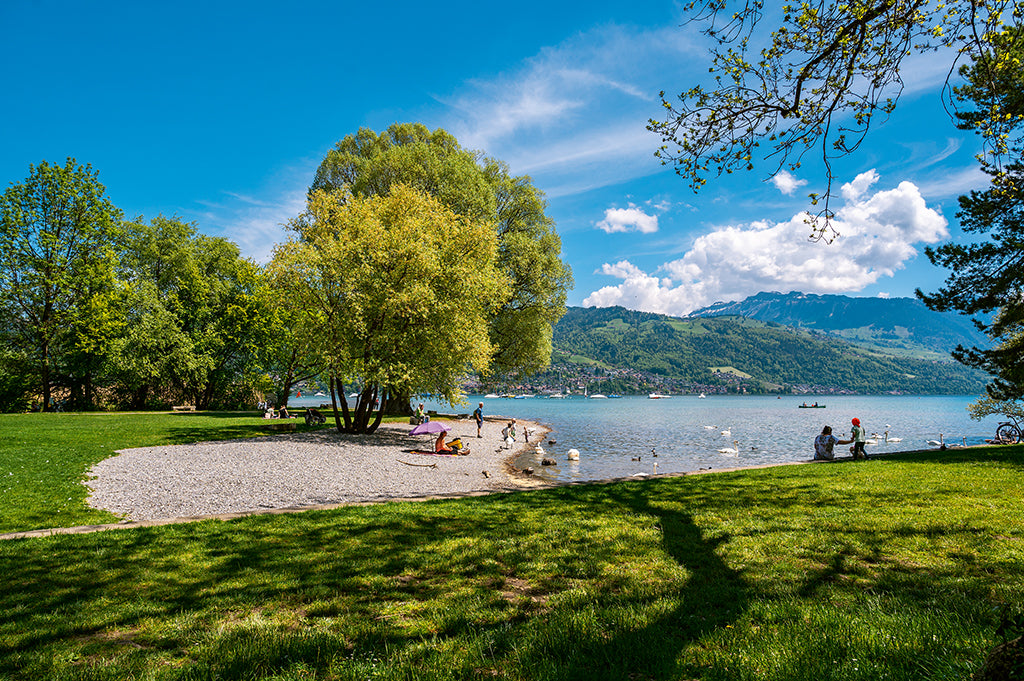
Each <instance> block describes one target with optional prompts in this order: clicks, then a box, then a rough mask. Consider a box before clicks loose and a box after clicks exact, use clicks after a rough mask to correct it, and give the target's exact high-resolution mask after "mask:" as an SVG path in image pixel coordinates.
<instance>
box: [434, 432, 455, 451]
mask: <svg viewBox="0 0 1024 681" xmlns="http://www.w3.org/2000/svg"><path fill="white" fill-rule="evenodd" d="M447 434H448V433H447V432H445V431H443V430H442V431H441V432H440V433H438V434H437V440H436V441H435V442H434V452H435V453H436V454H458V453H459V449H460V448H461V447H462V440H460V439H459V438H455V439H454V440H452V441H451V442H448V443H445V441H444V436H445V435H447Z"/></svg>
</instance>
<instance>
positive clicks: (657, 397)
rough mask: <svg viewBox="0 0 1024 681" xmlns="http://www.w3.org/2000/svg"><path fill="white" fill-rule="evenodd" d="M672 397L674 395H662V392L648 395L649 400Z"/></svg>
mask: <svg viewBox="0 0 1024 681" xmlns="http://www.w3.org/2000/svg"><path fill="white" fill-rule="evenodd" d="M670 397H672V396H671V395H662V394H661V393H651V394H650V395H648V396H647V399H649V400H667V399H668V398H670Z"/></svg>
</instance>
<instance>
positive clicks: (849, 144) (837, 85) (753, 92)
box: [648, 0, 1021, 239]
mask: <svg viewBox="0 0 1024 681" xmlns="http://www.w3.org/2000/svg"><path fill="white" fill-rule="evenodd" d="M686 9H687V10H688V11H689V12H690V13H691V17H692V19H693V20H695V21H699V22H702V23H704V25H705V28H704V30H703V32H704V34H705V35H707V36H708V37H710V38H711V39H712V40H713V41H714V47H713V48H712V50H711V54H712V65H711V67H710V69H709V70H710V71H711V72H712V73H714V74H715V76H714V85H713V87H711V88H705V87H703V86H701V85H695V86H693V87H691V88H689V89H687V90H685V91H683V92H682V93H681V94H679V95H678V97H677V98H667V97H666V96H665V93H664V91H663V92H662V93H661V98H662V105H663V107H664V109H665V118H664V120H653V119H652V120H651V121H649V123H648V128H649V129H650V130H652V131H653V132H656V133H657V134H658V135H660V136H661V138H662V142H663V143H662V146H661V147H660V149H659V150H658V152H657V155H658V157H659V158H661V160H662V162H663V163H665V164H671V165H673V166H674V167H675V169H676V172H677V173H678V174H679V175H681V176H683V177H685V178H686V179H687V181H688V182H689V183H690V186H691V187H692V188H693V189H694V191H697V190H699V189H700V188H701V187H702V186H703V185H704V184H705V183H706V182H707V177H708V176H709V175H711V176H720V175H722V174H723V173H732V172H734V171H736V170H752V169H753V168H754V167H755V163H756V161H758V160H759V159H760V158H761V157H764V159H765V160H768V161H770V162H771V163H772V165H773V168H774V169H773V170H772V172H771V173H770V174H771V175H774V174H775V173H777V172H779V171H780V170H782V169H784V168H788V169H790V170H795V169H796V168H798V167H800V163H801V159H802V158H803V156H804V155H805V154H806V153H807V152H808V151H809V150H811V149H815V148H816V149H817V150H818V154H819V155H820V157H821V159H822V161H823V163H824V165H825V169H826V171H825V172H826V180H827V188H826V190H825V192H824V196H823V197H819V195H818V194H816V193H815V194H811V195H810V198H811V202H812V204H815V205H816V204H818V202H819V199H820V198H823V199H824V208H822V209H821V210H820V211H818V213H817V215H816V216H814V218H813V219H812V220H811V221H810V222H811V237H812V238H815V239H821V238H825V239H831V238H833V237H834V236H835V232H834V231H833V229H832V226H831V219H832V217H833V213H832V211H831V210H830V209H829V198H830V196H831V187H832V179H833V177H832V166H831V163H832V161H833V160H834V159H835V158H837V157H840V156H843V155H846V154H850V153H852V152H854V151H855V150H856V149H857V148H858V147H859V146H860V144H861V142H862V141H863V140H864V139H865V136H866V135H867V134H868V131H869V129H870V127H871V125H872V124H873V123H874V122H875V119H876V117H877V116H882V117H883V118H884V117H885V116H887V115H888V114H890V113H891V112H892V111H894V110H895V107H896V104H897V101H898V99H899V97H900V93H901V92H902V89H903V80H902V78H901V75H900V70H901V67H902V65H903V62H904V60H905V59H906V57H907V56H909V55H911V54H913V53H915V52H917V53H925V52H932V51H937V50H940V49H945V50H948V52H947V53H944V54H948V53H951V54H952V56H951V57H950V59H951V63H950V73H951V74H952V73H953V72H955V69H956V65H957V63H958V61H960V60H967V61H971V62H974V63H979V62H980V60H982V59H983V55H985V54H986V53H990V52H991V50H992V47H993V45H994V44H995V43H996V42H997V41H998V40H999V36H1001V35H1003V33H1004V29H1005V24H1006V23H1011V24H1013V23H1016V22H1018V21H1019V19H1020V12H1021V8H1019V7H1018V5H1017V3H1016V2H1014V1H1013V0H953V1H952V2H938V1H937V0H936V1H933V0H851V1H849V2H841V3H838V2H833V1H832V0H813V1H808V2H801V3H799V4H796V3H793V4H785V5H782V6H781V9H779V8H778V7H776V6H774V5H771V4H768V7H767V10H768V11H770V14H766V3H764V2H763V1H762V0H743V1H742V2H730V1H729V0H693V1H692V2H689V3H688V4H687V5H686ZM776 10H778V11H776ZM767 17H770V19H771V20H772V21H777V22H778V26H777V28H776V29H775V30H773V31H771V33H770V34H769V35H767V36H764V35H763V34H759V33H758V32H757V29H758V27H759V26H760V24H761V22H762V20H764V19H765V18H767ZM762 44H763V46H761V47H758V46H759V45H762ZM951 103H953V104H955V98H953V100H951ZM980 114H981V116H982V117H983V118H984V119H985V120H984V121H983V122H982V123H981V125H979V127H978V129H979V131H980V132H982V134H984V135H985V139H986V141H987V144H988V148H989V151H991V152H993V153H995V154H996V155H998V154H999V152H1000V150H1001V144H1000V139H1001V138H1000V135H1001V134H1002V131H1001V129H1000V128H1001V124H1000V122H999V121H995V120H994V119H991V118H989V116H988V112H984V111H982V112H980ZM762 145H763V148H762Z"/></svg>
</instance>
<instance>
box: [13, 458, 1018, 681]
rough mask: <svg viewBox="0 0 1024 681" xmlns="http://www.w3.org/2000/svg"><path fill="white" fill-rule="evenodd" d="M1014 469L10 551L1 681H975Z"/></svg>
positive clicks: (889, 472)
mask: <svg viewBox="0 0 1024 681" xmlns="http://www.w3.org/2000/svg"><path fill="white" fill-rule="evenodd" d="M1022 469H1024V448H1020V447H1015V448H1001V449H990V450H965V451H963V452H957V451H949V452H944V453H938V452H936V453H934V454H917V455H900V456H894V457H892V458H890V459H885V460H873V461H868V462H863V463H856V464H854V463H842V464H828V465H813V466H787V467H781V468H775V469H765V470H756V471H747V472H742V473H722V474H714V475H700V476H689V477H685V478H675V479H656V480H648V481H638V482H628V483H618V484H611V485H595V486H585V487H572V488H559V489H550V490H540V491H532V492H523V493H517V494H513V495H499V496H492V497H485V498H474V499H465V500H458V501H443V502H428V503H396V504H386V505H380V506H372V507H359V508H345V509H339V510H337V511H330V512H310V513H304V514H298V515H291V516H260V517H251V518H246V519H243V520H239V521H233V522H229V523H222V522H212V521H211V522H203V523H197V524H190V525H180V526H172V527H161V528H146V529H140V530H130V531H116V532H106V533H99V534H93V535H80V536H58V537H50V538H45V539H31V540H16V541H10V542H3V543H0V571H2V574H3V575H4V578H5V588H4V589H2V590H0V612H3V613H4V616H3V617H2V618H0V679H5V680H6V679H38V678H58V679H124V678H129V677H133V678H147V679H214V678H216V679H251V678H262V679H314V678H315V679H483V678H486V679H490V678H508V679H588V680H592V679H751V680H753V679H778V680H780V681H781V680H783V679H785V680H791V679H814V680H815V681H823V680H826V679H842V680H847V679H849V680H853V679H865V680H867V679H871V680H875V679H906V680H908V681H909V680H911V679H913V680H915V681H916V680H919V679H964V678H968V677H969V674H970V672H971V671H973V670H974V669H976V668H977V667H978V666H979V665H980V662H981V660H982V659H983V657H984V654H985V651H986V650H987V649H988V648H989V647H990V646H991V645H992V644H993V642H994V640H995V630H996V627H997V625H998V624H999V621H1000V616H1001V613H1002V612H1004V611H1006V609H1007V608H1010V609H1012V608H1020V606H1021V604H1022V600H1024V599H1022V596H1024V519H1022V517H1021V513H1020V509H1021V490H1022V485H1021V482H1020V477H1021V472H1022Z"/></svg>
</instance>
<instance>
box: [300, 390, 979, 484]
mask: <svg viewBox="0 0 1024 681" xmlns="http://www.w3.org/2000/svg"><path fill="white" fill-rule="evenodd" d="M468 399H469V403H468V404H466V405H462V406H459V407H455V408H452V407H451V406H448V405H444V404H441V403H436V402H430V401H425V402H424V404H425V405H426V407H427V409H436V410H437V411H438V412H441V413H468V412H471V411H472V410H473V409H475V408H476V405H477V403H478V402H483V403H484V414H485V415H487V416H497V415H501V416H506V417H515V418H517V419H528V420H532V421H536V422H538V423H541V424H543V425H545V426H546V427H548V428H550V429H551V432H550V433H549V434H548V435H547V436H545V438H544V440H543V442H542V443H541V446H542V447H543V448H544V450H545V452H546V453H545V454H544V456H547V457H549V458H552V459H555V460H556V461H557V462H558V464H557V465H556V466H543V467H542V466H540V455H534V454H532V453H530V454H528V455H525V456H521V457H520V458H519V460H517V461H516V464H517V465H518V466H519V467H520V468H523V467H526V466H533V468H534V470H535V471H536V473H535V474H536V475H539V476H543V477H545V478H548V479H552V480H558V481H573V480H594V479H601V478H612V477H622V476H629V475H635V474H637V473H653V472H654V463H655V462H657V464H658V467H657V472H658V473H674V472H683V471H694V470H699V469H702V468H729V467H734V466H749V465H756V464H767V463H782V462H787V461H806V460H808V459H810V458H811V457H812V456H813V446H812V443H813V441H814V437H815V436H816V435H817V434H818V433H820V432H821V429H822V426H825V425H829V426H832V430H833V433H834V434H835V435H836V436H837V437H839V438H840V439H844V438H845V437H848V436H849V432H850V419H851V418H853V417H855V416H856V417H857V418H859V419H860V420H861V424H862V425H863V426H864V428H865V430H866V431H867V432H868V434H869V436H870V434H871V433H878V435H879V442H878V444H877V445H868V446H867V452H868V455H869V456H870V455H871V453H872V452H894V451H903V450H910V449H923V448H928V444H927V441H928V440H938V439H939V435H940V434H942V435H943V436H944V439H945V441H946V442H947V443H949V444H962V443H963V442H965V441H966V443H967V444H969V445H970V444H981V443H982V442H983V441H984V440H985V438H991V437H992V436H993V434H994V433H995V429H996V424H997V423H998V422H999V419H998V418H997V417H989V418H986V419H984V420H982V421H972V420H971V419H970V417H969V416H968V414H967V405H968V404H970V403H971V402H973V401H974V400H975V399H977V398H976V397H972V396H920V397H919V396H898V397H897V396H837V397H832V396H828V397H822V396H816V397H813V398H811V399H810V400H805V398H804V397H803V396H800V397H782V398H781V399H780V398H778V397H775V396H743V397H741V396H735V397H734V396H712V397H707V398H705V399H700V398H698V397H696V396H677V397H672V398H669V399H662V400H652V399H648V398H647V397H622V398H618V399H605V400H601V399H598V400H594V399H585V398H583V397H582V396H580V397H570V398H566V399H560V400H558V399H547V398H541V397H531V398H526V399H509V398H497V399H495V398H484V397H482V396H479V395H470V396H469V398H468ZM815 399H816V400H817V401H818V403H819V404H825V405H826V408H824V409H801V408H799V405H800V404H802V403H804V402H807V403H808V404H810V403H812V402H813V401H814V400H815ZM320 401H324V402H328V401H330V398H326V399H325V398H319V397H314V398H312V399H309V400H307V396H305V395H304V396H303V397H302V398H299V399H296V398H292V399H291V400H289V404H291V405H294V406H305V405H306V404H319V403H320ZM725 430H727V431H729V434H728V435H723V434H722V431H725ZM886 430H888V431H889V436H890V438H901V442H889V443H885V442H883V441H882V440H881V437H882V433H884V431H886ZM520 432H521V429H520ZM521 438H522V436H521V435H520V439H521ZM549 440H555V443H554V444H549ZM734 441H735V442H736V444H735V445H734V444H733V442H734ZM469 444H470V446H471V447H472V446H475V445H476V443H474V442H472V441H471V442H470V443H469ZM497 444H498V443H487V445H486V446H492V445H493V446H497ZM723 448H735V449H737V450H738V452H739V453H738V454H736V455H726V454H721V453H719V452H718V450H719V449H723ZM569 449H576V450H578V451H579V452H580V460H579V461H567V460H566V452H567V451H568V450H569ZM652 449H653V450H655V451H656V452H657V454H658V456H657V457H656V458H655V457H652V456H651V450H652ZM844 449H845V448H843V447H838V448H837V450H838V452H840V453H844V454H845V453H846V452H845V451H844ZM636 457H640V461H633V460H632V459H634V458H636Z"/></svg>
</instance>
